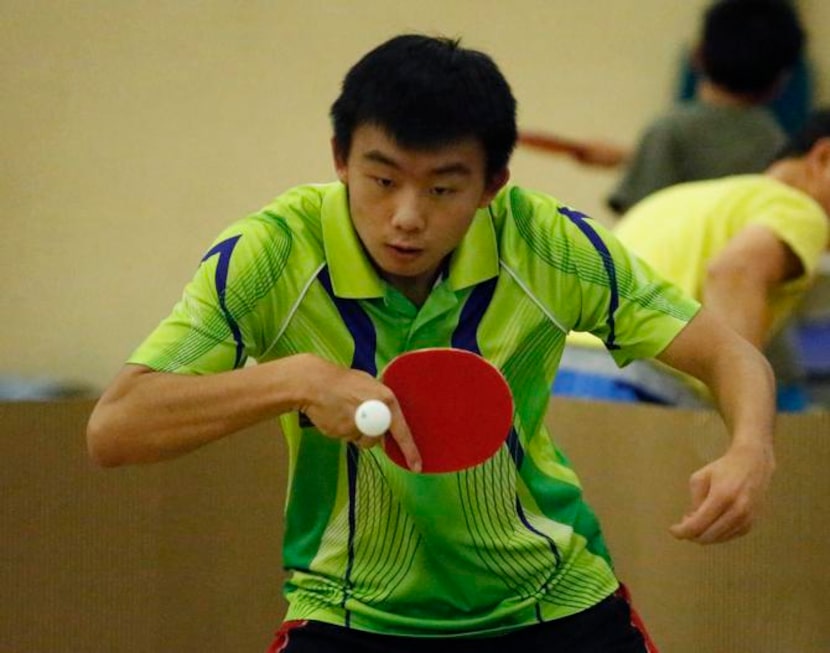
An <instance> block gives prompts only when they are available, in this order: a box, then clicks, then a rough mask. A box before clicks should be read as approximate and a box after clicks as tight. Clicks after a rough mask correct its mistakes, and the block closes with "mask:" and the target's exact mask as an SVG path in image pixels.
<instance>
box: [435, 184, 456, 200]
mask: <svg viewBox="0 0 830 653" xmlns="http://www.w3.org/2000/svg"><path fill="white" fill-rule="evenodd" d="M431 192H432V194H433V195H437V196H438V197H443V196H446V195H452V194H453V193H455V192H456V190H455V188H450V187H449V186H433V187H432V190H431Z"/></svg>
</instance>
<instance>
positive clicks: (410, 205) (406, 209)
mask: <svg viewBox="0 0 830 653" xmlns="http://www.w3.org/2000/svg"><path fill="white" fill-rule="evenodd" d="M392 225H393V226H394V227H395V228H396V229H400V230H401V231H408V232H412V231H421V230H422V229H423V228H424V226H425V225H426V206H425V202H424V199H423V198H421V197H419V194H418V193H417V192H407V193H401V194H400V195H399V197H398V202H397V203H396V204H395V212H394V214H393V216H392Z"/></svg>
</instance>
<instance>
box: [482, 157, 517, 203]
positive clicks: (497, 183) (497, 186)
mask: <svg viewBox="0 0 830 653" xmlns="http://www.w3.org/2000/svg"><path fill="white" fill-rule="evenodd" d="M509 179H510V169H509V168H507V167H505V168H502V169H501V170H499V171H498V172H495V173H493V174H492V175H491V176H490V179H488V180H487V185H486V186H485V187H484V194H483V195H482V196H481V202H479V205H478V207H479V208H480V209H483V208H484V207H485V206H487V205H488V204H489V203H490V202H491V201H492V200H493V198H494V197H495V196H496V193H498V192H499V191H500V190H501V189H502V188H504V185H505V184H506V183H507V182H508V180H509Z"/></svg>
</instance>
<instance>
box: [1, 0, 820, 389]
mask: <svg viewBox="0 0 830 653" xmlns="http://www.w3.org/2000/svg"><path fill="white" fill-rule="evenodd" d="M704 5H705V2H704V1H703V0H692V1H688V2H679V1H673V2H666V0H640V1H639V2H630V1H628V0H582V1H581V2H572V1H569V0H568V1H566V0H514V1H513V2H504V1H502V0H498V1H497V0H451V1H448V0H418V1H417V2H410V3H395V2H381V1H379V0H371V1H370V0H356V1H354V2H347V1H345V0H344V1H329V2H319V1H318V2H313V1H310V0H303V1H301V0H296V1H294V2H276V1H273V2H266V1H265V0H259V1H254V0H250V1H247V2H236V1H231V0H223V1H219V0H216V1H213V2H207V1H205V2H196V1H195V0H168V1H166V2H162V1H160V0H156V1H153V0H145V1H138V0H136V1H133V2H128V1H127V0H121V1H118V0H86V1H79V2H73V3H63V2H56V1H51V2H50V1H49V0H6V1H5V2H3V21H2V22H0V42H2V43H3V57H2V59H0V66H2V78H1V79H2V90H3V97H4V101H3V102H2V103H0V134H2V143H3V145H4V148H3V150H4V156H3V162H4V165H3V174H2V175H0V212H2V218H0V230H2V231H0V236H2V237H0V261H2V262H1V263H0V265H2V273H3V284H2V288H3V289H2V307H3V308H2V310H3V338H2V339H0V360H1V361H2V365H1V366H0V372H15V373H20V374H25V375H30V376H39V375H53V376H57V377H59V378H62V379H73V380H81V381H86V382H90V383H93V384H95V385H97V386H102V385H103V384H104V383H106V381H107V379H108V378H109V377H110V376H111V375H112V374H113V373H114V372H115V371H116V369H117V368H118V367H119V366H120V364H121V362H122V361H123V359H124V358H125V357H126V356H127V355H128V353H129V352H130V350H131V349H132V348H133V347H134V346H135V345H136V344H137V343H138V342H139V341H140V339H141V338H142V337H143V336H144V335H145V334H146V333H147V332H148V330H149V329H150V328H152V326H153V325H154V324H155V323H156V322H157V321H158V320H159V319H160V318H161V317H162V316H163V315H164V314H165V313H166V312H167V311H168V310H169V308H170V306H171V305H172V304H173V302H174V301H175V299H176V298H177V297H178V295H179V293H180V290H181V287H182V286H183V284H184V283H185V282H186V280H187V279H188V278H189V276H190V274H191V272H192V270H193V269H194V267H195V265H196V263H197V261H198V259H199V256H200V254H201V253H202V252H203V251H204V249H205V247H206V245H207V244H208V243H209V242H210V241H211V240H212V239H213V237H214V236H215V235H216V233H217V232H218V230H219V229H220V228H221V227H222V226H223V225H224V224H226V223H227V222H228V221H230V220H232V219H235V218H236V217H239V216H241V215H243V214H245V213H246V212H248V211H250V210H254V209H257V208H259V207H260V206H261V205H263V204H264V203H265V202H267V201H268V200H269V199H270V198H271V197H273V196H274V195H275V194H277V193H278V192H279V191H280V190H281V189H284V188H286V187H287V186H289V185H292V184H295V183H299V182H306V181H324V180H327V179H330V178H331V176H332V171H331V164H330V162H329V156H328V137H329V127H328V122H327V110H328V106H329V104H330V102H331V100H332V99H333V98H334V96H335V94H336V91H337V87H338V84H339V81H340V79H341V77H342V75H343V73H344V72H345V70H346V68H347V67H348V66H349V65H351V64H352V63H353V62H354V61H355V60H356V58H357V57H359V56H360V55H361V54H362V53H364V52H365V51H366V50H367V49H369V48H370V47H372V46H374V45H375V44H377V43H378V42H380V41H381V40H383V39H385V38H386V37H388V36H391V35H393V34H395V33H397V32H400V31H404V30H418V31H427V32H432V33H439V32H440V33H445V34H449V35H462V36H463V37H464V38H465V40H466V42H467V44H468V45H470V46H474V47H479V48H482V49H485V50H487V51H489V52H490V53H491V54H492V55H493V56H494V57H495V59H496V60H497V61H498V62H499V63H500V65H501V66H502V68H503V69H504V71H505V73H506V74H507V76H508V78H509V79H510V80H511V82H512V84H513V86H514V91H515V93H516V95H517V97H518V99H519V102H520V122H521V124H522V125H523V126H525V127H544V128H552V129H557V130H559V131H561V132H563V133H567V134H571V135H575V136H591V137H608V138H614V139H617V140H620V141H622V142H633V140H634V139H635V137H636V133H637V130H638V129H639V127H640V126H641V125H642V124H643V123H644V122H645V121H646V120H647V119H648V118H649V117H650V116H652V115H653V114H654V113H655V112H656V111H659V110H660V109H661V108H663V107H664V106H665V105H666V104H667V103H668V102H669V100H670V98H671V84H672V80H673V76H674V73H675V71H676V68H677V60H678V56H679V52H680V49H681V45H682V44H683V43H685V42H688V41H689V40H690V39H691V38H692V37H693V35H694V32H695V28H696V24H697V17H698V14H699V11H700V8H701V7H703V6H704ZM802 6H803V10H804V14H805V19H806V20H807V22H808V25H809V27H810V30H811V32H812V36H813V47H814V49H815V51H816V52H818V53H821V60H827V58H828V56H830V50H828V47H830V45H828V41H830V3H826V2H823V0H809V1H805V2H803V3H802ZM828 75H830V73H828V72H827V71H826V70H825V71H822V73H821V76H820V80H819V82H820V85H819V87H820V92H821V94H822V97H823V98H824V99H827V98H830V81H828V80H830V77H828ZM513 174H514V179H516V180H519V181H520V182H521V183H523V184H524V185H527V186H534V187H537V188H541V189H543V190H547V191H550V192H552V193H553V194H555V195H557V196H558V197H560V198H561V199H563V200H565V201H567V202H569V203H571V204H572V205H575V206H577V207H579V208H581V209H583V210H585V211H587V212H589V213H593V214H594V215H596V216H597V217H599V218H601V219H604V218H606V217H607V216H606V215H605V213H604V209H603V208H602V203H601V199H602V197H603V196H604V194H605V192H606V191H607V189H608V188H609V187H610V185H611V184H612V183H613V181H614V178H615V176H614V174H613V173H607V172H596V171H589V170H585V169H580V168H577V167H575V166H573V165H572V164H570V163H568V162H564V161H556V160H552V159H548V158H546V157H543V156H540V155H538V154H532V153H528V152H523V151H520V152H518V154H517V155H516V157H515V161H514V165H513Z"/></svg>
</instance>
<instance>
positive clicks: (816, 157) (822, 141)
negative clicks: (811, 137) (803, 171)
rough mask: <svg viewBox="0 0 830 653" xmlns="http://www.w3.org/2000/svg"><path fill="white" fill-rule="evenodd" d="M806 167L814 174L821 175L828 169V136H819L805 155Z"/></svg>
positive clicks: (829, 150) (829, 164)
mask: <svg viewBox="0 0 830 653" xmlns="http://www.w3.org/2000/svg"><path fill="white" fill-rule="evenodd" d="M805 159H806V161H807V169H808V170H809V171H810V172H811V173H813V174H814V175H818V176H823V175H826V174H827V173H828V171H830V137H827V136H825V137H824V138H819V139H818V140H817V141H816V142H815V143H813V147H811V148H810V150H809V151H808V152H807V155H806V156H805Z"/></svg>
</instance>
